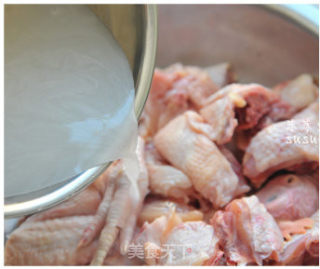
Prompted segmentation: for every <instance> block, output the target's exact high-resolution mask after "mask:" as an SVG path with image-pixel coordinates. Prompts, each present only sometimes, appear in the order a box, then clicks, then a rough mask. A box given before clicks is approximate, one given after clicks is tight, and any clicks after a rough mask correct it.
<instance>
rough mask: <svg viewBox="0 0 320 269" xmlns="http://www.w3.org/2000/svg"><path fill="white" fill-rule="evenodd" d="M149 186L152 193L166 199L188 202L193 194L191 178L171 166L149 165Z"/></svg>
mask: <svg viewBox="0 0 320 269" xmlns="http://www.w3.org/2000/svg"><path fill="white" fill-rule="evenodd" d="M148 172H149V182H150V183H149V184H150V190H151V192H152V193H155V194H160V195H163V196H164V197H172V198H177V199H179V198H181V199H183V200H184V201H186V202H187V201H188V200H189V199H188V195H189V194H190V193H192V192H193V191H192V184H191V181H190V180H189V178H188V177H187V176H186V175H185V174H184V173H182V172H181V171H180V170H179V169H176V168H174V167H173V166H171V165H156V164H155V165H148Z"/></svg>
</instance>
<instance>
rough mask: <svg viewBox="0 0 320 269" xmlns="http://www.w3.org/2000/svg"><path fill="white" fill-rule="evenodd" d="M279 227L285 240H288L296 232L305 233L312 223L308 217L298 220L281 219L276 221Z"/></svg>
mask: <svg viewBox="0 0 320 269" xmlns="http://www.w3.org/2000/svg"><path fill="white" fill-rule="evenodd" d="M278 225H279V228H280V230H281V232H282V236H283V238H284V240H285V241H290V240H291V239H292V236H294V235H296V234H305V233H306V232H307V231H308V230H309V229H311V228H312V227H313V225H314V223H313V220H312V219H310V218H304V219H298V220H294V221H291V220H282V221H279V222H278Z"/></svg>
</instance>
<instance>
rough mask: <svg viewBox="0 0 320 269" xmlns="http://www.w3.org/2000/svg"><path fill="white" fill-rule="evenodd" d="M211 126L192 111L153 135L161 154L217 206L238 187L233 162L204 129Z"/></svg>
mask: <svg viewBox="0 0 320 269" xmlns="http://www.w3.org/2000/svg"><path fill="white" fill-rule="evenodd" d="M206 127H210V126H209V125H206V124H205V123H203V120H202V118H201V117H200V116H199V115H198V114H197V113H195V112H193V111H188V112H186V113H184V114H183V115H180V116H178V117H176V118H175V119H173V120H172V121H170V122H169V123H168V124H167V125H166V126H165V127H164V128H162V129H161V130H159V132H158V133H157V134H156V136H155V137H154V143H155V146H156V148H157V149H158V151H159V152H160V154H161V155H162V156H163V157H165V158H166V159H167V160H168V161H170V163H172V164H173V165H174V166H175V167H177V168H178V169H180V170H182V171H183V172H184V173H185V174H186V175H187V176H188V177H189V178H190V179H191V181H192V184H193V186H194V188H195V189H196V190H197V191H198V192H199V193H200V194H201V195H202V196H203V197H205V198H207V199H208V200H210V201H211V202H212V204H213V206H214V207H216V208H218V207H221V206H224V205H225V204H226V203H228V202H229V201H230V200H231V199H232V197H233V196H234V193H235V190H236V189H237V187H238V177H237V175H236V174H235V173H234V171H233V170H232V167H231V165H230V163H229V162H228V161H227V160H226V158H225V157H224V156H223V155H222V154H221V152H220V151H219V149H218V148H217V147H216V145H215V144H214V143H213V142H212V141H211V140H210V139H209V138H208V137H207V136H206V135H204V134H203V133H204V132H203V131H205V129H206Z"/></svg>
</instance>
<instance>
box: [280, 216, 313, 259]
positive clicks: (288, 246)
mask: <svg viewBox="0 0 320 269" xmlns="http://www.w3.org/2000/svg"><path fill="white" fill-rule="evenodd" d="M311 220H312V221H313V225H312V228H311V229H306V232H305V233H302V234H301V233H297V234H295V235H293V236H292V237H291V239H290V240H289V241H286V242H285V243H284V247H283V251H282V252H281V255H280V260H279V262H278V264H280V265H301V264H302V263H303V260H304V258H305V257H306V256H308V257H309V258H316V260H317V263H316V264H319V211H318V212H316V213H315V214H313V216H312V217H311Z"/></svg>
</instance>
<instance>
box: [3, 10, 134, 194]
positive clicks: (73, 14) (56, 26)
mask: <svg viewBox="0 0 320 269" xmlns="http://www.w3.org/2000/svg"><path fill="white" fill-rule="evenodd" d="M136 139H137V122H136V118H135V114H134V84H133V78H132V73H131V71H130V68H129V64H128V62H127V59H126V57H125V55H124V53H123V52H122V50H121V48H120V47H119V46H118V44H117V43H116V41H115V40H114V39H113V37H112V35H111V34H110V32H109V31H108V29H107V28H106V27H105V26H104V25H103V23H102V22H101V21H100V20H99V19H98V18H97V17H96V16H95V14H94V13H93V12H92V11H91V10H90V9H89V8H88V7H87V6H83V5H6V7H5V196H6V197H10V196H15V195H19V194H23V193H29V192H33V191H37V190H40V189H43V188H45V187H48V186H52V185H54V184H57V183H59V182H62V181H65V180H66V179H69V178H71V177H73V176H75V175H77V174H79V173H81V172H83V171H85V170H87V169H89V168H92V167H94V166H97V165H99V164H103V163H106V162H108V161H111V160H115V159H118V158H120V157H128V156H130V155H132V154H133V152H134V150H135V146H136Z"/></svg>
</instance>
